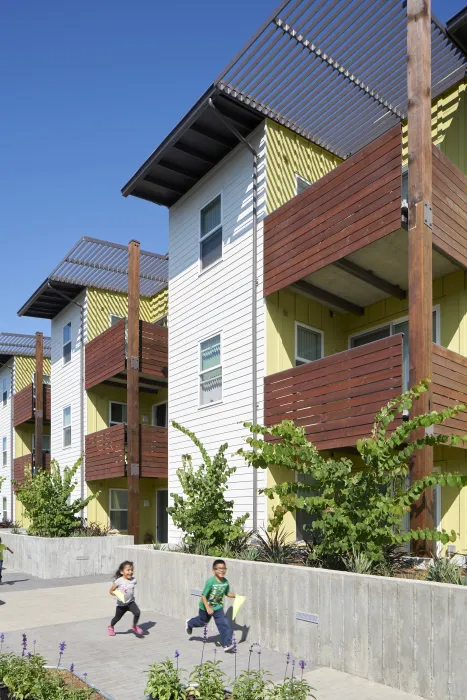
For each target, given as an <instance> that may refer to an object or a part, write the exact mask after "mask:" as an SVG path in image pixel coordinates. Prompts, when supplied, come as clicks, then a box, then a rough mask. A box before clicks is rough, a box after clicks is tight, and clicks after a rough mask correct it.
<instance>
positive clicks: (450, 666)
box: [117, 546, 467, 700]
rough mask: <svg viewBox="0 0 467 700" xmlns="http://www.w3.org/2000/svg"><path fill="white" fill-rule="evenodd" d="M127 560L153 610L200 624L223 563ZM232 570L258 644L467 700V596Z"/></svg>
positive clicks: (341, 577)
mask: <svg viewBox="0 0 467 700" xmlns="http://www.w3.org/2000/svg"><path fill="white" fill-rule="evenodd" d="M117 559H122V560H123V559H130V560H133V561H134V562H135V574H136V577H137V579H138V590H137V597H138V605H139V606H140V607H141V608H142V609H143V610H145V609H148V610H155V611H157V612H160V613H162V614H165V615H171V616H173V617H177V618H179V619H180V620H185V619H186V618H188V617H191V616H192V615H193V614H195V611H196V609H197V606H198V602H199V597H198V595H199V589H201V588H202V587H203V584H204V582H205V580H206V578H207V576H208V575H211V567H212V562H213V559H212V558H211V557H200V556H192V555H189V554H177V553H175V552H164V551H154V550H150V549H148V548H146V547H144V546H132V547H125V548H122V549H120V553H119V556H118V557H117ZM227 564H228V572H227V576H228V579H229V581H230V583H231V588H232V590H233V591H234V592H237V593H241V594H243V595H246V596H247V597H248V600H247V601H246V603H245V605H244V606H243V608H242V610H241V611H240V613H239V615H238V617H237V622H238V624H239V625H241V626H244V625H245V626H247V627H248V628H249V631H248V640H249V641H252V642H254V641H259V642H260V643H261V644H263V645H264V646H266V647H269V648H271V649H276V650H277V651H281V652H284V653H287V652H288V651H290V652H291V653H293V654H294V655H296V656H297V657H301V658H305V659H308V660H310V661H311V662H312V663H313V664H315V665H322V666H329V667H331V668H335V669H338V670H339V671H345V672H347V673H351V674H354V675H357V676H362V677H363V678H368V679H369V680H373V681H375V682H378V683H384V684H386V685H389V686H392V687H394V688H399V689H401V690H404V691H406V692H409V693H414V694H416V695H420V696H421V697H424V698H430V700H465V698H467V665H466V664H465V650H466V649H467V587H463V586H449V585H445V584H437V583H427V582H421V581H412V580H408V579H397V578H383V577H379V576H362V575H359V574H351V573H345V572H339V571H329V570H326V569H309V568H303V567H298V566H284V565H278V564H261V563H258V562H247V561H237V560H229V561H228V562H227ZM182 633H183V626H182V625H181V634H182ZM237 636H238V638H240V632H238V633H237ZM174 648H175V647H174Z"/></svg>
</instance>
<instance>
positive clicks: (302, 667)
mask: <svg viewBox="0 0 467 700" xmlns="http://www.w3.org/2000/svg"><path fill="white" fill-rule="evenodd" d="M298 665H299V666H300V668H301V669H302V671H303V670H304V668H305V666H306V662H305V661H303V659H300V661H299V662H298Z"/></svg>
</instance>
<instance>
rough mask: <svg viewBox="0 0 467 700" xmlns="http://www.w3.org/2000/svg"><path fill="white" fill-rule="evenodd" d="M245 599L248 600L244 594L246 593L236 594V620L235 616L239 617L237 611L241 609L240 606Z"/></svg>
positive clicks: (233, 618)
mask: <svg viewBox="0 0 467 700" xmlns="http://www.w3.org/2000/svg"><path fill="white" fill-rule="evenodd" d="M245 600H246V596H244V595H236V596H235V600H234V604H233V614H232V620H235V618H236V617H237V613H238V611H239V610H240V608H241V607H242V605H243V603H244V602H245Z"/></svg>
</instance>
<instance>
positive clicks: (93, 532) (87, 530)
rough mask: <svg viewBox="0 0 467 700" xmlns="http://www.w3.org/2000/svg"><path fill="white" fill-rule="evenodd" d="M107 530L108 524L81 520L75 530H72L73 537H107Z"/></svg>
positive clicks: (108, 528) (108, 530)
mask: <svg viewBox="0 0 467 700" xmlns="http://www.w3.org/2000/svg"><path fill="white" fill-rule="evenodd" d="M109 532H110V527H109V526H108V525H101V524H100V523H91V522H88V521H87V520H82V521H81V523H80V524H79V525H78V527H77V528H76V530H74V532H73V537H107V535H108V534H109Z"/></svg>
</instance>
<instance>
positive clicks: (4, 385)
mask: <svg viewBox="0 0 467 700" xmlns="http://www.w3.org/2000/svg"><path fill="white" fill-rule="evenodd" d="M7 400H8V379H7V378H6V377H3V379H2V401H3V405H4V406H6V402H7Z"/></svg>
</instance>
